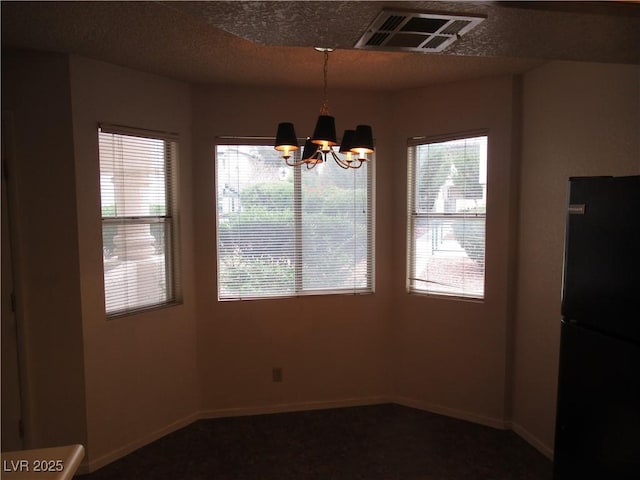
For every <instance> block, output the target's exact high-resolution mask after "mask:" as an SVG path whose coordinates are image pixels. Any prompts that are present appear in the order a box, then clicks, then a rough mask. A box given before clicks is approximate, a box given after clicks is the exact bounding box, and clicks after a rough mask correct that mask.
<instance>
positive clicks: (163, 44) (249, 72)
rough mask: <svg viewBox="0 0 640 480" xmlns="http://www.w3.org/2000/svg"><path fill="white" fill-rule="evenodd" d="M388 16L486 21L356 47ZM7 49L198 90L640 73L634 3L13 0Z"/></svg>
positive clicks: (639, 13) (6, 17)
mask: <svg viewBox="0 0 640 480" xmlns="http://www.w3.org/2000/svg"><path fill="white" fill-rule="evenodd" d="M385 7H388V8H393V9H406V10H413V11H428V12H434V13H464V14H475V15H483V16H486V20H485V21H484V22H482V23H481V25H480V26H479V27H478V28H476V29H475V30H473V31H471V32H470V33H469V34H468V35H465V36H464V37H463V38H462V39H461V40H459V41H458V42H455V43H454V44H453V45H452V46H451V47H450V48H448V49H447V50H445V51H444V52H442V53H441V54H434V53H429V54H426V53H425V54H423V53H407V52H385V51H380V52H378V51H362V50H355V49H353V46H354V45H355V44H356V42H357V40H358V39H359V38H360V36H361V35H362V33H363V32H364V31H365V30H366V29H367V27H368V26H369V24H370V23H371V21H372V20H373V19H374V18H375V17H376V16H377V15H378V13H379V12H380V11H381V10H382V9H383V8H385ZM1 8H2V12H1V14H2V46H3V48H7V47H15V48H31V49H38V50H50V51H56V52H68V53H74V54H78V55H83V56H87V57H90V58H95V59H98V60H104V61H107V62H110V63H114V64H118V65H123V66H127V67H131V68H136V69H139V70H144V71H148V72H152V73H157V74H161V75H165V76H168V77H172V78H176V79H179V80H184V81H188V82H192V83H197V84H241V85H280V86H300V87H306V86H314V87H315V86H319V85H321V84H322V57H321V56H320V54H318V53H316V52H315V51H314V50H313V49H312V48H311V47H312V46H330V47H334V48H336V49H337V50H336V51H335V52H333V53H331V55H330V61H329V85H330V87H331V86H338V87H345V88H363V89H370V90H395V89H403V88H412V87H419V86H425V85H429V84H434V83H442V82H450V81H456V80H462V79H468V78H477V77H482V76H491V75H503V74H510V73H521V72H524V71H526V70H528V69H530V68H532V67H534V66H536V65H539V64H540V63H542V62H544V61H547V60H551V59H561V60H578V61H595V62H613V63H627V64H640V33H639V32H640V3H637V2H587V3H584V2H433V1H432V2H387V1H373V2H371V1H348V2H344V1H343V2H339V1H322V2H313V1H309V2H307V1H266V2H265V1H263V2H260V1H231V2H188V1H184V2H6V1H3V2H2V4H1Z"/></svg>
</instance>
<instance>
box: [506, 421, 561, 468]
mask: <svg viewBox="0 0 640 480" xmlns="http://www.w3.org/2000/svg"><path fill="white" fill-rule="evenodd" d="M511 430H513V431H514V432H516V433H517V434H518V435H519V436H520V437H522V439H523V440H524V441H525V442H527V443H528V444H529V445H531V446H532V447H533V448H535V449H536V450H538V451H539V452H540V453H541V454H543V455H544V456H545V457H547V458H548V459H549V460H553V448H552V447H549V446H548V445H547V444H545V443H544V442H543V441H542V440H540V439H539V438H538V437H536V436H535V435H534V434H532V433H531V432H530V431H529V430H527V429H526V428H524V427H523V426H522V425H519V424H517V423H515V422H512V423H511Z"/></svg>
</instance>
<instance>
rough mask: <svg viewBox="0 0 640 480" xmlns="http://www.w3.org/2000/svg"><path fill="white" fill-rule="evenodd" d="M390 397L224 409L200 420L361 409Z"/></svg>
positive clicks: (201, 416)
mask: <svg viewBox="0 0 640 480" xmlns="http://www.w3.org/2000/svg"><path fill="white" fill-rule="evenodd" d="M392 402H393V400H391V399H390V398H388V397H365V398H346V399H342V400H325V401H316V402H301V403H281V404H276V405H264V406H249V407H238V408H222V409H215V410H206V411H204V412H201V414H200V418H221V417H242V416H248V415H265V414H271V413H287V412H303V411H308V410H325V409H328V408H342V407H361V406H364V405H379V404H381V403H392Z"/></svg>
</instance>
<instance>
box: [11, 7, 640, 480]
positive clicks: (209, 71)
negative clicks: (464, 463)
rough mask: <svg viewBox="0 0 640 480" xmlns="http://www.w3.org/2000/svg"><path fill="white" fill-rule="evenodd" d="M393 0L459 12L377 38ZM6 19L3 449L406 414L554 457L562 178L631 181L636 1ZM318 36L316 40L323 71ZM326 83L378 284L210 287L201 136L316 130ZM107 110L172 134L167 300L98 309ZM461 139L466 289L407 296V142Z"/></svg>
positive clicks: (639, 154) (97, 455)
mask: <svg viewBox="0 0 640 480" xmlns="http://www.w3.org/2000/svg"><path fill="white" fill-rule="evenodd" d="M385 12H386V13H385ZM389 12H395V14H396V15H399V16H402V15H415V14H416V13H418V14H420V13H424V14H426V13H429V14H431V15H440V17H442V18H444V20H443V19H441V20H442V23H440V24H439V25H440V26H442V25H444V24H445V22H447V21H449V19H448V17H447V16H450V17H452V18H454V21H455V18H456V17H465V18H469V19H472V20H473V21H474V22H476V23H474V24H473V28H470V29H469V30H468V31H467V30H462V29H461V28H462V27H461V25H462V24H457V25H458V26H457V27H453V26H449V28H450V29H451V31H453V32H455V31H456V30H455V29H456V28H459V30H458V31H457V32H458V33H457V34H456V33H453V34H447V35H445V34H444V33H443V34H442V35H441V36H442V38H441V39H440V40H433V43H431V44H429V45H430V46H429V47H416V45H417V43H415V42H418V40H417V39H416V36H415V35H414V36H412V37H411V38H409V37H408V36H406V37H402V34H403V32H400V33H399V35H400V37H398V38H394V39H393V40H391V36H389V39H388V40H387V41H388V42H389V43H388V44H385V43H384V42H385V40H380V41H379V39H380V38H381V37H375V38H376V39H377V40H371V39H372V38H374V34H375V33H376V31H374V30H375V29H376V28H378V27H380V25H381V23H380V22H381V21H379V22H378V23H376V19H378V18H380V15H383V14H385V15H386V14H388V13H389ZM1 18H2V164H3V184H2V192H3V193H2V195H3V196H2V205H3V224H2V248H3V250H2V266H3V277H2V295H3V297H2V308H3V310H2V342H3V343H2V354H3V358H2V360H3V361H2V366H3V370H2V381H3V384H2V387H3V388H2V417H3V438H2V450H3V451H6V450H20V449H28V448H44V447H51V446H60V445H71V444H81V445H83V446H84V449H85V456H84V459H83V461H82V463H81V465H80V468H79V472H81V473H91V472H94V471H97V470H99V469H100V468H101V467H103V466H105V465H108V464H110V463H112V462H114V461H116V460H118V459H121V458H123V457H125V456H126V455H127V454H129V453H131V452H133V451H135V450H137V449H139V448H140V447H143V446H145V445H147V444H150V443H151V442H153V441H155V440H157V439H160V438H164V437H166V436H167V435H169V434H171V433H172V432H175V431H177V430H179V429H181V428H182V427H185V426H187V425H191V424H193V423H194V422H195V421H197V420H201V419H211V418H222V417H237V416H247V415H254V414H264V413H282V412H294V411H306V410H319V409H330V408H337V407H352V406H369V405H378V404H397V405H402V406H407V407H413V408H415V409H419V410H423V411H426V412H432V413H437V414H441V415H445V416H449V417H453V418H456V419H460V420H465V421H468V422H474V423H478V424H481V425H484V426H489V427H492V428H496V429H504V430H512V431H513V432H515V433H516V434H517V435H518V436H520V437H521V438H522V439H524V440H525V441H526V442H528V443H529V444H530V445H532V446H533V447H534V448H535V449H537V450H538V451H540V452H541V453H542V454H543V455H545V456H546V457H548V458H550V459H552V457H553V451H554V433H555V430H554V429H555V418H556V396H557V380H558V362H559V347H560V316H561V315H560V305H561V288H562V268H563V245H564V227H565V217H566V202H567V194H568V190H567V188H568V179H569V177H575V176H600V175H612V176H625V175H637V174H639V173H640V135H639V132H640V36H639V35H638V32H640V4H638V3H637V2H446V1H444V2H440V1H438V2H401V1H392V2H386V1H358V2H355V1H351V2H350V1H335V2H333V1H332V2H315V1H311V2H301V1H292V2H284V1H265V2H252V1H229V2H227V1H220V2H218V1H213V2H190V1H184V2H164V1H160V2H100V1H98V2H57V1H53V2H21V1H16V2H2V4H1ZM472 20H469V22H471V21H472ZM445 28H447V27H445ZM378 33H379V32H378ZM396 33H398V32H396ZM384 35H386V33H385V34H384ZM445 37H446V38H445ZM385 38H386V37H385ZM378 41H379V43H380V44H378V43H377V42H378ZM412 42H413V43H412ZM420 42H421V43H420V45H426V44H424V43H422V42H423V40H420ZM313 47H324V48H331V49H332V51H331V52H330V54H329V64H328V73H327V76H326V83H325V84H323V57H322V55H321V53H318V52H317V51H316V50H314V48H313ZM420 48H422V49H423V50H424V51H420ZM439 48H441V50H438V49H439ZM323 86H324V88H325V91H326V92H328V101H329V103H330V107H331V115H333V116H335V119H336V123H337V126H338V127H340V129H342V128H347V126H349V127H351V128H353V127H355V126H356V125H360V124H367V125H371V126H372V127H373V133H374V137H375V154H372V155H370V159H371V160H370V162H369V163H368V165H367V168H368V169H370V171H371V178H372V180H371V183H372V188H371V195H372V197H371V204H370V208H371V211H372V212H373V213H372V228H371V239H372V245H373V247H372V258H371V263H370V265H371V278H372V287H371V289H370V290H371V291H369V292H367V293H362V294H360V293H359V294H327V295H323V294H316V295H297V296H281V297H278V298H259V299H250V300H239V301H235V300H231V299H225V300H219V297H220V292H219V288H218V287H219V275H218V274H219V272H218V253H219V252H218V251H217V250H218V243H217V240H218V234H219V232H218V223H217V218H218V217H217V216H218V215H219V214H220V212H221V210H222V208H223V207H222V206H221V205H220V200H219V197H218V196H217V190H216V189H217V184H216V167H217V166H219V165H217V164H216V162H219V159H217V158H216V147H217V146H218V145H221V144H223V143H224V141H222V140H221V139H230V138H231V139H248V138H251V139H256V138H259V139H269V140H268V141H269V142H273V140H274V137H275V134H276V129H277V126H278V124H279V123H281V122H292V123H294V124H295V128H296V132H297V133H298V134H299V135H303V134H304V136H306V135H311V132H312V131H313V127H314V124H315V120H316V118H317V116H318V109H319V108H320V106H321V105H322V101H323ZM100 125H111V126H114V125H115V126H120V127H122V126H124V127H127V128H139V129H147V130H149V131H154V132H171V133H172V134H175V135H176V138H177V139H178V142H179V158H178V161H177V163H176V165H177V167H176V170H175V174H176V177H175V181H176V192H177V195H178V198H179V207H178V209H177V210H176V222H177V223H176V225H177V227H176V232H177V233H176V235H177V237H176V238H178V240H179V241H178V242H177V243H176V245H177V246H176V249H177V253H176V255H177V257H178V258H179V263H178V264H177V265H179V267H177V268H178V270H179V272H178V274H179V277H180V298H179V301H177V302H175V304H172V305H169V306H166V307H164V308H157V309H149V310H143V311H139V312H133V313H130V314H127V315H121V316H117V317H114V318H111V317H108V316H107V314H106V313H105V287H104V282H105V276H104V268H105V267H104V265H105V264H104V263H103V255H104V249H103V215H104V209H103V214H102V215H101V203H100V202H101V184H100V173H101V171H100V162H99V145H98V128H99V126H100ZM478 131H481V132H484V133H483V134H486V136H487V138H488V153H487V169H486V188H487V192H488V193H487V195H486V236H485V241H486V245H485V250H484V252H485V257H484V286H483V289H484V290H483V296H482V298H481V299H468V298H467V299H460V298H457V297H451V296H442V295H422V294H416V293H415V292H410V288H409V287H408V285H409V284H408V281H409V279H408V278H407V270H408V268H407V265H408V261H407V248H408V240H407V238H408V233H407V232H408V224H409V220H408V214H407V208H408V207H407V205H408V194H409V192H410V187H409V185H408V182H407V178H408V173H409V172H408V163H409V162H408V160H407V159H408V147H410V146H411V141H412V139H416V138H445V137H447V136H452V135H454V136H455V135H461V134H462V133H468V132H478ZM341 132H342V130H339V133H341ZM225 141H228V140H225ZM269 145H273V143H269ZM282 166H283V169H284V170H283V172H285V173H283V176H286V175H289V173H286V172H289V171H293V170H286V169H291V168H300V167H286V166H285V165H284V160H282ZM325 167H326V168H327V169H328V168H339V167H338V165H336V164H333V163H332V162H330V161H328V162H327V163H326V165H325ZM302 168H304V167H302ZM353 172H355V175H357V173H358V170H353ZM303 174H304V172H303ZM350 174H354V173H352V171H350ZM159 216H162V215H159ZM335 248H336V251H337V249H338V248H339V245H336V246H335ZM305 251H306V252H307V253H310V254H313V251H314V250H313V246H312V245H307V246H305ZM354 293H355V292H354ZM12 299H13V300H12ZM12 307H13V308H12ZM9 419H11V422H10V421H9ZM5 426H6V428H5Z"/></svg>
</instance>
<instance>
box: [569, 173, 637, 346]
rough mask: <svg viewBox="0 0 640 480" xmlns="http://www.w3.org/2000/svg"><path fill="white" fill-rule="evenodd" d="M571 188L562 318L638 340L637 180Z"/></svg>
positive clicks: (576, 183)
mask: <svg viewBox="0 0 640 480" xmlns="http://www.w3.org/2000/svg"><path fill="white" fill-rule="evenodd" d="M569 188H570V190H569V212H568V218H567V227H566V238H565V259H564V272H563V276H564V278H563V295H562V316H563V317H564V318H567V319H571V320H575V321H577V322H578V323H581V324H584V325H587V326H590V327H592V328H594V329H597V330H600V331H602V332H604V333H609V334H612V335H616V336H619V337H621V338H630V339H633V340H635V341H638V342H640V313H639V309H638V305H639V303H638V302H639V301H640V176H631V177H578V178H572V179H571V180H570V184H569Z"/></svg>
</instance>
